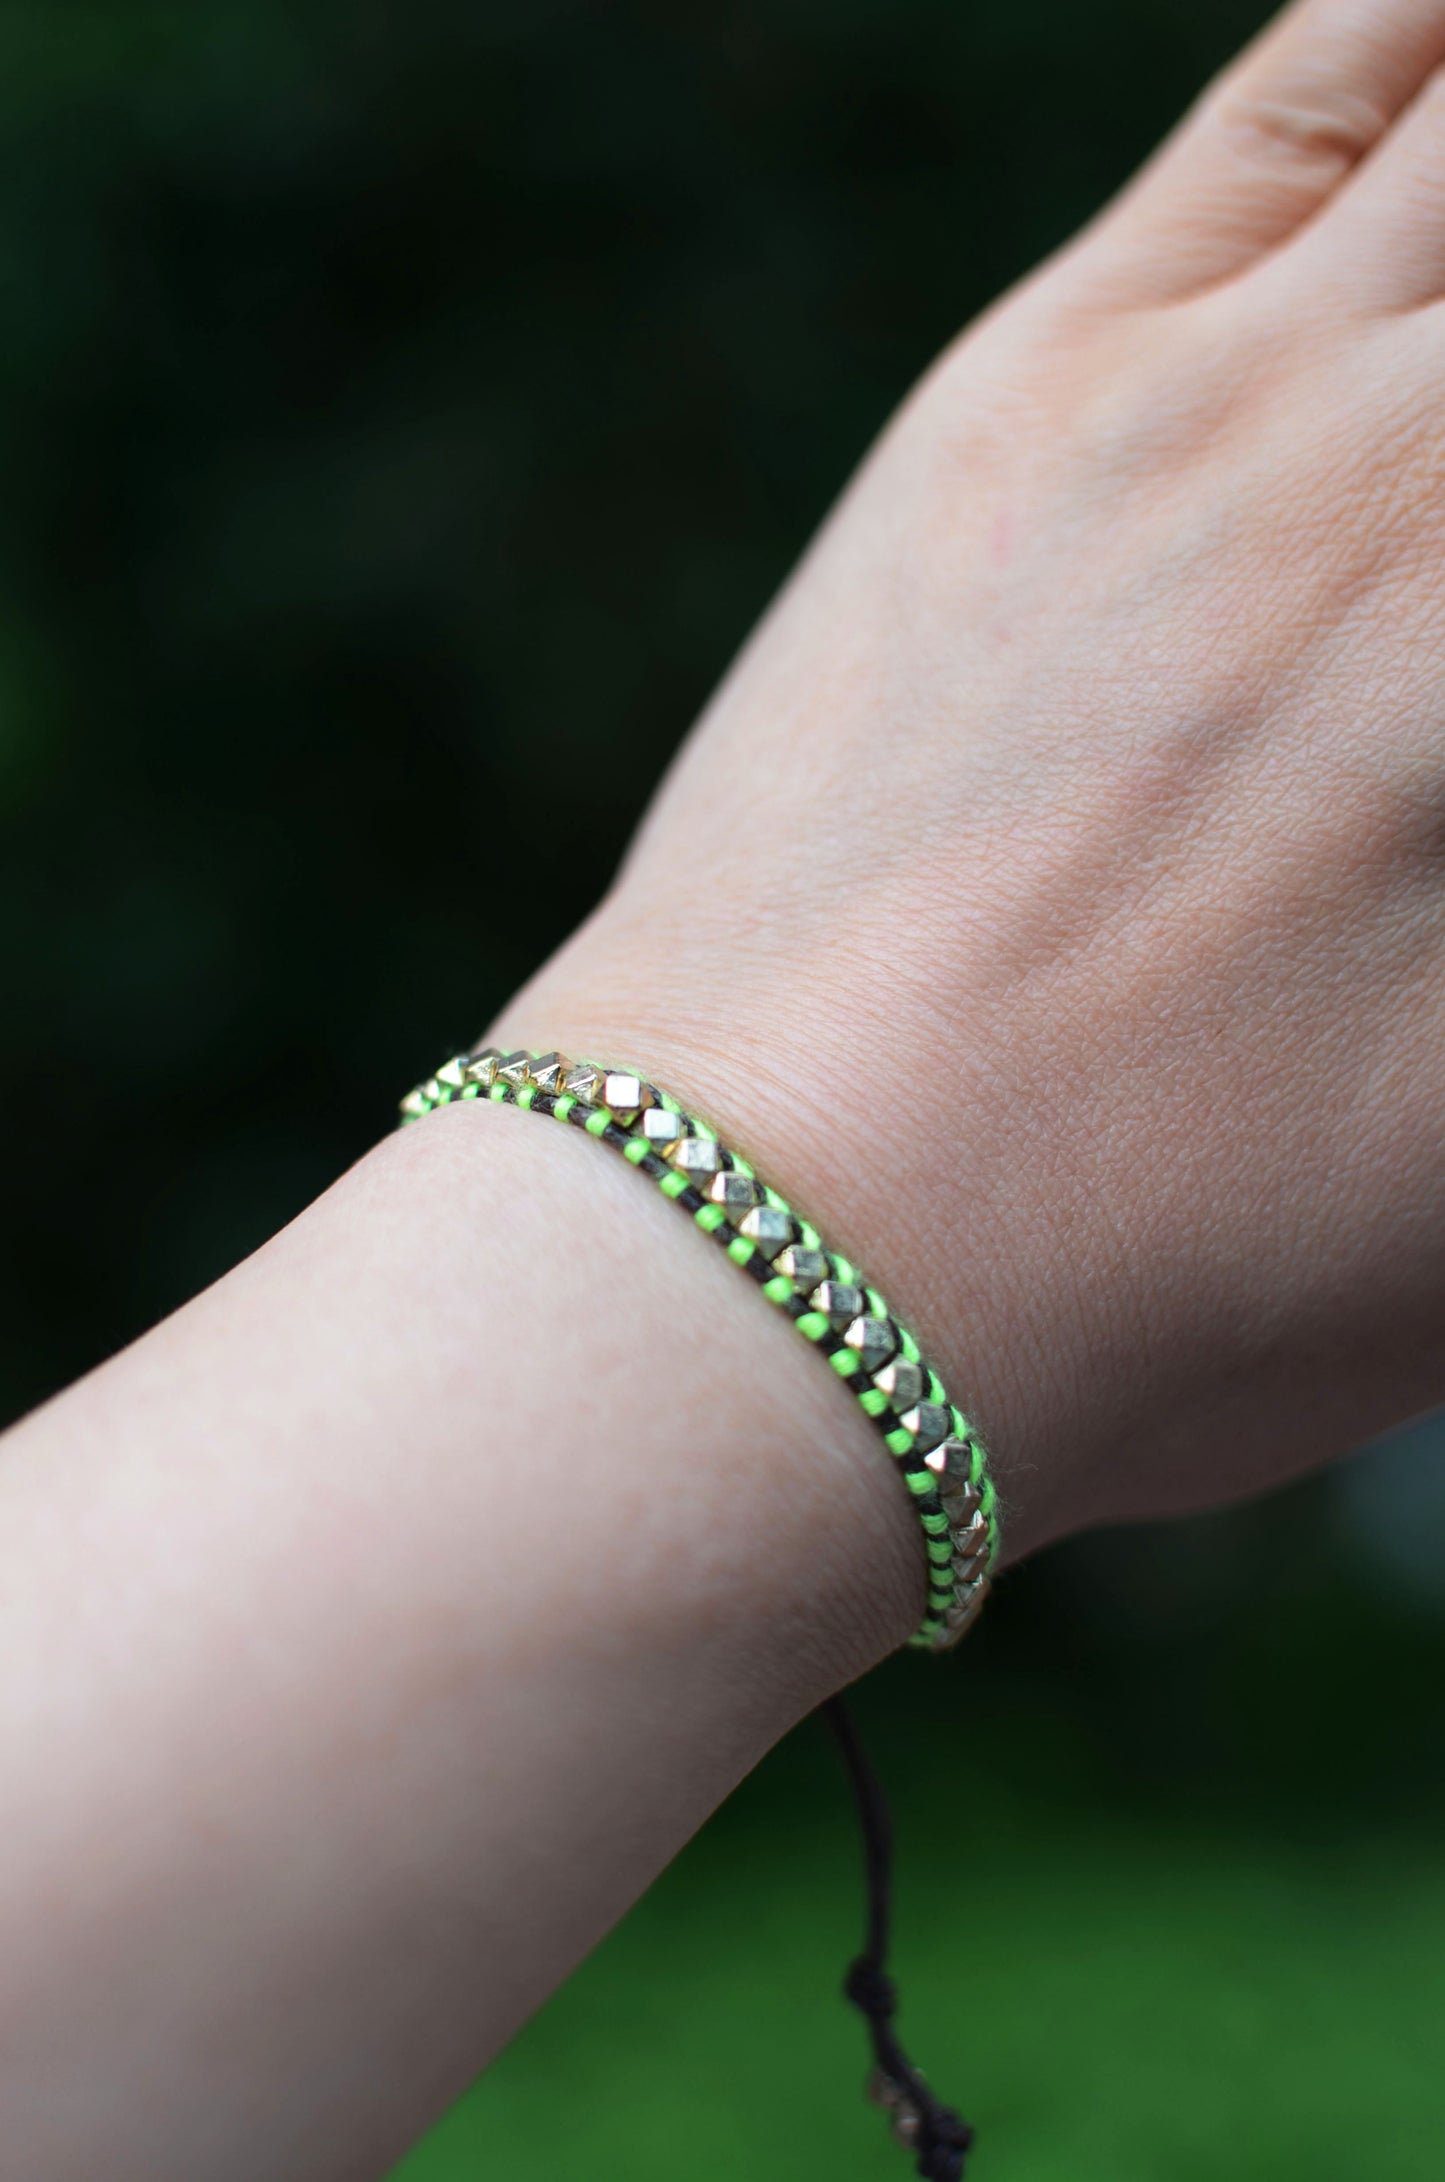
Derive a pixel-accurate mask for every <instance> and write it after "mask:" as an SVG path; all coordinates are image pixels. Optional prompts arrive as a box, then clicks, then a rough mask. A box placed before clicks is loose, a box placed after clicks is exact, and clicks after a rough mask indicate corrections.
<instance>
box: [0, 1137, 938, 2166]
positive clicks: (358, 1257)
mask: <svg viewBox="0 0 1445 2182" xmlns="http://www.w3.org/2000/svg"><path fill="white" fill-rule="evenodd" d="M0 1539H3V1553H4V1559H5V1567H6V1571H7V1575H6V1582H5V1586H4V1596H3V1608H0V1746H3V1748H4V1749H5V1751H6V1752H7V1754H8V1755H7V1761H6V1765H5V1768H4V1772H3V1779H4V1787H3V1790H0V1797H3V1816H0V2109H3V2111H4V2113H5V2116H6V2125H5V2132H4V2138H3V2149H0V2174H3V2176H4V2177H5V2178H6V2182H9V2178H10V2177H14V2178H16V2182H20V2178H22V2177H23V2178H24V2182H70V2178H72V2177H74V2178H75V2182H80V2178H81V2177H85V2178H86V2182H90V2178H92V2177H93V2176H94V2175H95V2174H97V2173H99V2172H101V2171H104V2172H105V2173H106V2175H107V2177H108V2178H109V2182H128V2178H130V2177H132V2176H133V2177H136V2178H137V2182H139V2178H140V2177H144V2178H145V2182H165V2178H166V2177H169V2176H175V2177H177V2178H179V2177H182V2176H184V2177H186V2178H187V2182H191V2178H194V2177H195V2176H196V2175H198V2174H204V2175H205V2176H206V2177H207V2182H226V2178H227V2177H229V2176H232V2175H234V2176H237V2177H240V2176H243V2175H244V2176H245V2177H246V2178H247V2182H257V2178H258V2177H260V2176H262V2175H269V2174H276V2175H278V2176H279V2175H282V2174H284V2175H285V2176H286V2177H287V2178H288V2182H306V2178H310V2177H317V2178H322V2177H331V2176H343V2175H344V2176H361V2175H366V2174H374V2173H378V2172H380V2171H381V2170H382V2169H383V2168H384V2167H385V2165H386V2164H387V2163H388V2162H389V2160H390V2159H392V2158H393V2157H394V2156H396V2155H397V2154H398V2153H399V2152H400V2150H401V2149H402V2148H403V2147H404V2146H405V2145H406V2144H407V2143H408V2142H409V2141H410V2140H411V2139H412V2138H413V2137H414V2135H415V2134H416V2133H417V2131H418V2130H419V2129H420V2127H421V2126H422V2125H423V2124H424V2123H425V2121H426V2120H427V2119H428V2118H429V2116H430V2115H431V2114H433V2113H434V2112H435V2111H436V2110H437V2109H438V2108H439V2107H440V2105H441V2104H442V2103H443V2102H444V2101H445V2100H447V2099H448V2098H449V2097H450V2096H451V2095H452V2094H454V2093H455V2092H456V2091H457V2090H458V2089H460V2088H461V2086H462V2085H463V2084H464V2083H465V2081H466V2080H467V2078H468V2077H469V2076H470V2075H471V2074H473V2073H474V2072H475V2070H476V2069H477V2068H478V2067H479V2066H480V2065H481V2063H482V2062H483V2061H485V2059H486V2058H487V2057H488V2055H489V2054H490V2053H491V2052H492V2051H493V2050H494V2049H495V2048H496V2046H497V2045H498V2044H499V2043H500V2042H501V2041H503V2040H504V2039H505V2038H506V2037H507V2036H508V2035H509V2034H510V2033H511V2032H512V2031H513V2030H514V2029H515V2028H516V2027H517V2025H518V2024H519V2023H520V2022H521V2021H522V2020H523V2019H524V2017H525V2016H526V2015H527V2013H528V2012H529V2011H530V2010H531V2009H532V2008H533V2007H534V2006H535V2005H536V2004H537V2002H538V2001H539V2000H540V1999H541V1998H542V1997H543V1996H544V1995H545V1994H546V1993H547V1992H548V1991H549V1990H550V1989H551V1988H552V1987H553V1986H554V1985H555V1984H556V1983H557V1982H558V1981H559V1980H560V1979H561V1978H562V1977H563V1976H564V1975H565V1973H566V1971H567V1970H568V1968H569V1967H570V1966H571V1965H572V1964H573V1963H574V1962H575V1961H576V1960H577V1959H578V1957H579V1956H580V1955H581V1954H582V1953H583V1952H585V1950H586V1949H587V1948H588V1947H589V1946H590V1945H591V1944H592V1943H593V1942H594V1941H595V1940H596V1939H597V1938H598V1936H599V1935H600V1934H601V1933H602V1932H603V1931H604V1930H605V1929H606V1928H607V1926H608V1925H609V1924H610V1923H611V1922H612V1921H613V1920H614V1919H615V1918H616V1917H617V1916H618V1915H619V1914H620V1912H621V1911H622V1910H623V1909H624V1908H625V1907H626V1906H627V1904H628V1903H629V1902H630V1901H631V1900H632V1899H633V1897H634V1896H635V1895H636V1894H637V1893H638V1891H639V1890H640V1889H641V1888H642V1887H643V1886H644V1885H645V1884H646V1883H647V1882H648V1880H649V1879H650V1878H651V1877H652V1876H653V1875H654V1873H655V1872H656V1871H657V1870H658V1869H659V1868H660V1867H661V1866H662V1865H663V1864H664V1863H665V1862H666V1861H667V1859H668V1858H669V1857H670V1856H671V1855H672V1854H673V1853H674V1852H675V1851H676V1850H677V1848H678V1847H679V1846H680V1845H681V1844H682V1842H683V1841H684V1840H685V1839H686V1838H687V1837H688V1835H689V1834H690V1833H691V1832H692V1830H693V1829H694V1828H695V1827H696V1826H697V1824H698V1823H699V1822H700V1821H701V1819H702V1818H703V1817H704V1816H705V1815H706V1813H707V1812H708V1811H709V1810H710V1809H711V1808H712V1807H713V1806H714V1805H715V1804H716V1803H717V1802H718V1801H719V1800H720V1799H721V1798H722V1797H723V1796H724V1795H725V1794H726V1793H727V1791H728V1790H729V1788H731V1786H732V1785H733V1784H734V1783H735V1782H736V1781H737V1779H738V1778H739V1777H740V1776H741V1775H742V1774H743V1773H744V1772H745V1771H746V1770H747V1769H748V1767H749V1766H750V1765H751V1764H752V1763H753V1762H754V1761H755V1760H756V1759H757V1758H758V1757H759V1756H760V1754H761V1753H762V1752H763V1750H764V1749H765V1748H766V1747H767V1746H768V1745H769V1744H770V1743H771V1742H772V1741H773V1740H774V1739H776V1737H777V1736H778V1735H779V1734H780V1733H781V1732H783V1731H784V1730H785V1729H786V1727H787V1726H788V1725H789V1724H791V1722H792V1721H793V1720H794V1719H795V1718H797V1717H799V1716H800V1715H801V1714H802V1713H803V1712H804V1711H806V1710H807V1709H808V1708H809V1707H810V1706H811V1705H813V1704H814V1703H815V1702H817V1700H818V1699H819V1698H820V1697H822V1696H823V1695H824V1694H825V1693H826V1692H827V1691H828V1690H829V1689H830V1688H832V1687H834V1686H836V1685H837V1684H839V1683H840V1682H842V1681H843V1680H845V1679H847V1678H849V1677H850V1676H852V1675H853V1674H855V1673H857V1672H859V1671H861V1670H862V1669H863V1668H864V1667H865V1666H866V1665H867V1664H869V1663H870V1661H871V1660H872V1659H874V1658H876V1657H878V1656H880V1655H881V1654H882V1653H883V1652H885V1651H886V1650H888V1649H890V1648H891V1647H892V1646H893V1645H894V1644H896V1643H897V1642H899V1641H900V1640H901V1639H902V1637H903V1636H905V1635H906V1634H907V1631H908V1628H909V1626H910V1623H911V1620H912V1618H913V1617H914V1616H915V1614H916V1612H917V1609H918V1604H919V1596H920V1585H921V1576H920V1563H919V1554H918V1545H917V1538H916V1535H915V1531H914V1527H913V1519H912V1516H911V1513H910V1511H909V1509H908V1507H907V1505H906V1497H905V1496H904V1495H902V1494H901V1493H900V1492H899V1490H898V1485H897V1481H896V1479H895V1478H894V1477H893V1476H892V1475H891V1472H890V1466H889V1465H888V1463H887V1462H886V1460H883V1459H880V1456H879V1451H878V1449H877V1446H876V1443H875V1442H874V1440H873V1438H872V1435H871V1434H870V1432H869V1431H868V1429H867V1427H866V1425H865V1424H864V1423H863V1421H862V1419H861V1418H860V1417H859V1416H858V1415H857V1414H856V1413H855V1411H854V1410H853V1407H852V1405H851V1404H850V1403H848V1402H847V1401H846V1400H844V1399H842V1398H840V1390H839V1389H838V1388H836V1387H835V1386H833V1385H832V1384H831V1383H830V1378H829V1375H828V1374H827V1373H824V1372H820V1371H819V1370H818V1369H817V1366H816V1362H815V1361H813V1360H812V1359H810V1357H809V1356H808V1354H807V1353H806V1351H805V1350H804V1349H803V1346H802V1344H801V1343H798V1342H797V1341H796V1340H794V1339H793V1338H792V1337H791V1336H790V1334H789V1332H788V1330H787V1328H786V1327H784V1326H783V1325H782V1324H781V1322H779V1321H777V1320H776V1319H775V1318H774V1317H773V1315H772V1314H771V1312H770V1311H769V1309H768V1307H767V1306H766V1304H764V1303H763V1301H762V1300H761V1298H760V1297H758V1296H757V1294H756V1293H755V1292H754V1291H753V1290H752V1289H751V1287H750V1284H749V1283H747V1282H745V1281H742V1280H740V1279H739V1278H738V1277H737V1276H736V1273H735V1271H734V1269H733V1268H731V1267H729V1266H728V1265H727V1264H726V1263H725V1262H724V1261H723V1260H722V1259H720V1258H719V1257H718V1256H716V1254H714V1253H713V1252H711V1251H709V1250H707V1249H705V1248H702V1247H700V1244H699V1238H698V1237H697V1236H696V1235H695V1234H693V1233H692V1232H691V1231H690V1229H689V1225H688V1223H687V1222H686V1221H683V1220H680V1219H678V1218H677V1217H676V1215H675V1214H674V1213H672V1211H671V1209H670V1208H669V1207H668V1206H667V1205H666V1204H665V1203H664V1202H663V1201H662V1200H661V1199H659V1198H657V1197H656V1196H655V1194H654V1193H652V1192H649V1191H648V1190H647V1189H646V1188H644V1187H642V1186H641V1185H640V1184H639V1182H638V1180H637V1178H636V1177H635V1176H633V1175H632V1174H631V1173H630V1172H629V1171H628V1170H627V1169H626V1168H624V1167H623V1166H622V1165H621V1164H620V1163H617V1162H614V1161H612V1160H611V1159H609V1158H608V1157H607V1156H606V1154H605V1153H603V1152H602V1151H601V1150H599V1149H598V1148H596V1147H594V1146H592V1145H590V1144H588V1143H586V1142H585V1141H584V1140H582V1139H581V1138H579V1137H577V1136H575V1135H573V1134H571V1133H569V1132H566V1131H563V1130H561V1129H555V1128H549V1127H547V1126H546V1125H545V1124H543V1123H542V1122H541V1121H540V1120H539V1119H534V1118H530V1117H527V1116H525V1115H520V1114H517V1113H515V1112H512V1111H509V1110H504V1109H498V1108H495V1107H488V1108H485V1109H481V1110H477V1109H472V1110H462V1111H459V1112H457V1113H455V1114H446V1115H442V1116H438V1117H437V1118H436V1119H435V1120H433V1121H431V1122H428V1123H427V1124H426V1125H425V1126H424V1127H421V1128H417V1129H413V1130H410V1131H408V1132H407V1133H406V1134H405V1136H403V1137H401V1138H397V1139H393V1140H392V1141H390V1142H388V1143H387V1144H386V1145H384V1146H382V1147H381V1148H380V1149H379V1150H378V1151H377V1152H376V1153H374V1154H373V1155H372V1156H371V1157H370V1158H369V1159H367V1160H365V1161H363V1163H362V1164H361V1165H360V1166H359V1167H358V1168H356V1169H355V1170H353V1172H352V1173H351V1174H349V1175H348V1176H346V1177H345V1178H344V1180H343V1181H342V1182H341V1183H339V1184H338V1185H337V1187H336V1188H335V1189H333V1190H332V1191H331V1192H330V1193H329V1194H328V1195H327V1196H326V1197H325V1198H324V1199H322V1200H321V1202H320V1203H319V1204H318V1205H316V1206H315V1207H313V1208H312V1209H311V1210H310V1211H309V1212H308V1213H307V1214H306V1215H304V1217H303V1218H302V1219H301V1220H299V1221H297V1222H296V1223H295V1224H294V1225H293V1226H292V1227H290V1228H288V1229H287V1230H286V1231H285V1233H284V1234H283V1235H281V1236H280V1237H278V1238H277V1239H276V1240H275V1241H274V1242H273V1243H271V1244H270V1245H268V1246H267V1248H266V1249H265V1250H263V1251H261V1252H260V1253H259V1254H258V1255H257V1256H256V1257H254V1258H253V1259H251V1260H250V1261H248V1262H247V1263H246V1264H245V1265H243V1266H242V1267H240V1268H239V1269H238V1270H237V1271H236V1272H235V1273H233V1274H232V1275H230V1276H229V1277H228V1278H227V1279H226V1280H224V1281H223V1282H221V1283H220V1284H218V1286H216V1287H215V1288H213V1289H212V1290H210V1291H209V1292H208V1293H207V1294H205V1295H204V1296H202V1297H201V1298H199V1299H198V1300H197V1301H196V1302H195V1303H193V1304H191V1305H190V1306H189V1307H188V1308H187V1309H186V1310H184V1311H182V1312H181V1313H179V1314H178V1315H177V1316H176V1317H175V1318H173V1319H171V1320H170V1321H168V1322H167V1323H166V1324H165V1325H163V1326H161V1327H159V1328H158V1329H156V1331H155V1332H153V1333H152V1334H150V1335H149V1336H148V1337H147V1338H146V1339H145V1340H143V1341H141V1342H140V1343H138V1344H137V1345H136V1346H135V1347H134V1348H132V1349H131V1350H129V1351H128V1352H126V1353H125V1354H124V1355H122V1356H120V1357H118V1358H116V1359H115V1360H114V1361H113V1362H111V1363H109V1364H108V1365H106V1366H105V1367H104V1368H103V1369H101V1370H100V1371H98V1372H96V1373H95V1374H93V1375H92V1376H91V1377H90V1378H89V1379H87V1380H85V1381H83V1382H82V1383H81V1384H80V1385H79V1386H77V1387H75V1388H73V1389H72V1390H71V1391H70V1392H68V1393H67V1394H65V1395H64V1396H62V1397H61V1398H60V1399H59V1400H57V1401H56V1402H54V1403H52V1404H51V1405H49V1407H47V1408H46V1409H45V1410H43V1411H41V1412H39V1413H38V1414H36V1415H35V1416H34V1417H32V1418H31V1419H29V1420H28V1421H27V1422H26V1423H25V1424H23V1425H21V1426H20V1427H18V1428H17V1429H16V1430H15V1431H14V1432H13V1433H12V1434H11V1435H10V1436H9V1438H8V1440H7V1442H6V1444H5V1459H4V1461H3V1462H0Z"/></svg>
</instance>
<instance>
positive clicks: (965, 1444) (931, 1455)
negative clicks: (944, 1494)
mask: <svg viewBox="0 0 1445 2182" xmlns="http://www.w3.org/2000/svg"><path fill="white" fill-rule="evenodd" d="M923 1459H924V1461H925V1462H926V1463H927V1465H928V1467H929V1469H930V1470H931V1471H932V1472H933V1474H934V1476H935V1477H936V1478H937V1479H938V1484H939V1490H940V1491H942V1490H943V1489H944V1488H945V1487H946V1486H955V1487H956V1486H959V1485H967V1484H969V1483H970V1482H971V1480H972V1477H973V1443H972V1441H971V1440H961V1439H955V1438H954V1437H953V1435H952V1433H950V1434H949V1436H948V1438H947V1439H944V1440H940V1441H939V1443H938V1445H937V1446H936V1447H931V1448H930V1449H929V1450H928V1453H927V1454H926V1455H925V1456H924V1458H923Z"/></svg>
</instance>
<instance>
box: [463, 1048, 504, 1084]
mask: <svg viewBox="0 0 1445 2182" xmlns="http://www.w3.org/2000/svg"><path fill="white" fill-rule="evenodd" d="M501 1058H502V1054H501V1048H500V1047H498V1046H480V1047H479V1046H473V1048H472V1050H471V1053H470V1055H469V1056H468V1059H467V1081H468V1083H479V1084H481V1085H482V1087H483V1088H484V1089H485V1090H488V1091H490V1089H491V1088H492V1085H493V1084H494V1083H495V1082H496V1080H497V1063H498V1061H499V1060H500V1059H501Z"/></svg>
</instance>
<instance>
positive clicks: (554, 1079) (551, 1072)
mask: <svg viewBox="0 0 1445 2182" xmlns="http://www.w3.org/2000/svg"><path fill="white" fill-rule="evenodd" d="M571 1065H572V1064H571V1062H570V1061H569V1060H568V1059H567V1058H566V1056H565V1055H564V1054H561V1053H539V1054H538V1055H537V1057H536V1059H535V1060H534V1061H533V1062H532V1064H531V1069H530V1074H531V1078H532V1081H533V1083H534V1084H535V1085H536V1086H537V1089H538V1090H539V1091H551V1092H553V1093H554V1094H555V1093H556V1092H558V1091H560V1090H561V1088H562V1079H563V1077H564V1076H565V1075H566V1073H567V1071H568V1069H569V1068H570V1067H571Z"/></svg>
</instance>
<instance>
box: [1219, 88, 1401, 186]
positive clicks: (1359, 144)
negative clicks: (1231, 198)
mask: <svg viewBox="0 0 1445 2182" xmlns="http://www.w3.org/2000/svg"><path fill="white" fill-rule="evenodd" d="M1211 118H1212V121H1213V124H1214V127H1215V128H1216V129H1217V130H1218V131H1219V133H1220V134H1221V135H1222V136H1223V137H1224V138H1225V139H1226V140H1227V141H1228V142H1229V143H1230V144H1231V145H1232V147H1233V148H1234V150H1235V151H1236V152H1237V153H1238V154H1239V155H1240V156H1241V157H1242V158H1244V159H1246V160H1247V161H1248V162H1249V163H1250V164H1251V165H1256V166H1263V167H1267V168H1270V169H1272V170H1274V171H1275V172H1280V171H1283V172H1285V173H1289V172H1290V171H1292V170H1293V171H1297V172H1300V173H1302V174H1310V175H1317V174H1318V173H1319V171H1320V170H1321V168H1330V169H1333V170H1336V171H1338V172H1343V171H1345V170H1346V169H1348V168H1350V167H1352V166H1354V165H1355V164H1356V163H1357V162H1358V161H1359V160H1360V159H1362V158H1363V157H1364V155H1365V153H1366V152H1367V151H1369V150H1370V149H1371V147H1372V146H1373V145H1374V144H1376V143H1378V141H1379V139H1380V138H1381V137H1382V136H1383V135H1384V133H1385V131H1386V129H1387V128H1388V126H1389V116H1388V115H1387V114H1386V112H1385V111H1384V109H1383V107H1381V106H1378V105H1376V104H1375V103H1374V101H1372V100H1371V99H1369V98H1367V97H1366V96H1365V95H1364V94H1363V93H1361V92H1359V91H1357V90H1354V89H1352V88H1351V87H1350V86H1349V85H1347V84H1341V83H1335V82H1332V81H1321V82H1316V83H1309V82H1306V81H1299V82H1296V83H1293V84H1291V83H1279V84H1272V85H1269V86H1249V85H1244V84H1226V85H1224V86H1222V87H1221V88H1220V90H1219V91H1218V92H1217V94H1216V96H1215V99H1214V101H1213V113H1212V117H1211Z"/></svg>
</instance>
